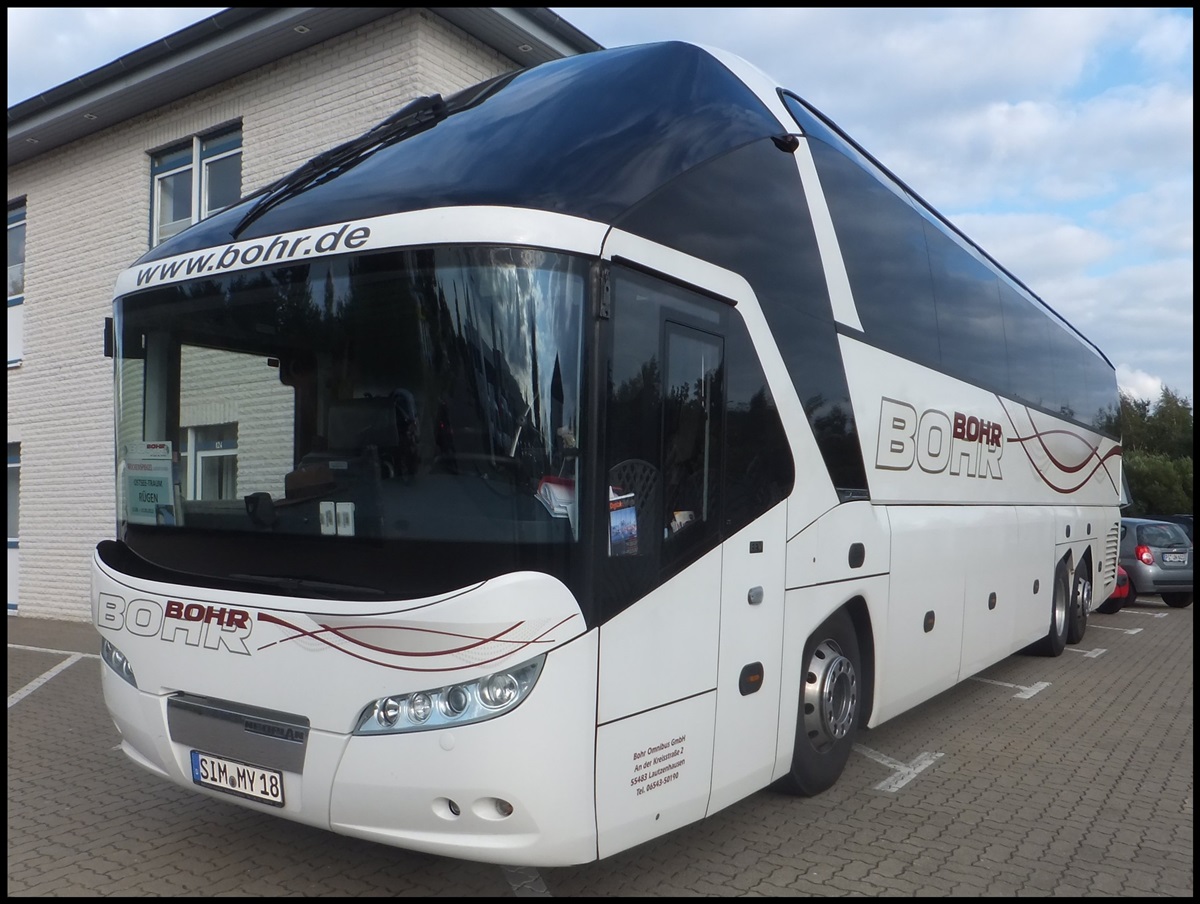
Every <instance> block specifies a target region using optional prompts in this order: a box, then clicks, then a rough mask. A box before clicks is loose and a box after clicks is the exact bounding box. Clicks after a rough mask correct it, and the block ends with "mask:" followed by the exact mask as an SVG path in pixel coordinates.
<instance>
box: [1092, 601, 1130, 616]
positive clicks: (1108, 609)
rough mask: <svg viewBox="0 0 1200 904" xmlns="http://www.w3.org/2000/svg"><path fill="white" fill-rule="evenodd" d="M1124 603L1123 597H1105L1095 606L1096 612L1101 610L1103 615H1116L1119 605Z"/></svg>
mask: <svg viewBox="0 0 1200 904" xmlns="http://www.w3.org/2000/svg"><path fill="white" fill-rule="evenodd" d="M1124 604H1125V599H1111V598H1110V599H1106V600H1105V601H1104V602H1102V603H1101V604H1100V605H1099V606H1097V607H1096V611H1097V612H1102V613H1103V614H1105V615H1116V614H1117V613H1118V612H1120V611H1121V607H1122V606H1123V605H1124Z"/></svg>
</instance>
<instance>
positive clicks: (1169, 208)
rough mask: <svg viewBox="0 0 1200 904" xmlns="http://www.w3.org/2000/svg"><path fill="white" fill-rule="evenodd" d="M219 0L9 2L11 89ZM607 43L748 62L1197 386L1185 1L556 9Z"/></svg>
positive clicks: (1106, 347)
mask: <svg viewBox="0 0 1200 904" xmlns="http://www.w3.org/2000/svg"><path fill="white" fill-rule="evenodd" d="M221 8H222V7H210V8H204V7H189V8H182V9H163V8H151V9H134V8H121V7H116V8H66V9H62V8H59V9H51V8H16V9H14V8H12V7H10V8H9V10H8V26H9V27H8V102H9V104H10V105H11V104H14V103H17V102H19V101H21V100H25V99H27V98H29V97H32V96H34V95H36V94H37V93H38V92H40V91H44V90H46V89H48V88H51V87H54V86H56V85H59V84H62V83H63V82H66V81H69V80H70V79H72V78H75V77H76V76H79V75H82V74H84V73H86V72H88V71H90V70H92V69H95V68H97V67H99V66H102V65H104V64H105V63H108V62H110V61H112V60H114V59H116V58H117V57H119V56H121V55H123V54H126V53H129V52H130V51H132V50H135V49H137V48H138V47H142V46H144V45H146V44H149V43H151V42H152V41H154V40H156V39H158V38H161V37H164V36H165V35H168V34H170V33H172V32H174V31H178V30H179V29H181V28H183V27H185V26H187V25H190V24H192V23H194V22H197V21H199V20H200V19H202V18H204V16H205V15H209V14H211V13H212V12H215V11H216V10H218V9H221ZM554 10H555V12H557V13H558V14H559V15H561V16H562V17H563V18H564V19H566V20H567V21H568V22H570V23H571V24H572V25H574V26H575V27H577V28H579V29H580V30H581V31H583V32H584V33H586V34H588V35H589V36H591V37H592V38H594V39H595V40H596V41H598V42H600V43H601V44H604V45H605V46H607V47H616V46H619V45H622V44H635V43H643V42H648V41H661V40H674V39H679V40H688V41H695V42H697V43H701V44H708V45H711V46H714V47H720V48H724V49H726V50H729V51H732V52H733V53H736V54H738V55H739V56H742V57H744V58H745V59H747V60H748V61H750V62H751V63H753V64H755V65H756V66H757V67H758V68H760V69H762V70H763V71H764V72H765V73H767V74H768V75H770V76H771V77H772V78H774V79H775V80H776V81H777V82H778V83H779V84H780V85H781V86H783V87H786V88H790V89H791V90H793V91H794V92H795V93H797V94H799V95H800V96H801V97H803V98H805V99H806V100H808V101H809V102H811V103H812V104H813V105H814V106H816V107H817V108H818V109H820V110H821V111H822V112H823V113H825V114H826V115H827V116H829V117H830V118H832V119H833V120H834V121H835V122H837V123H838V125H840V126H841V127H842V128H843V129H844V130H845V131H846V132H848V133H849V134H850V135H851V136H852V137H854V138H855V139H856V140H857V141H858V142H859V143H860V144H862V145H863V146H864V147H865V148H866V149H867V150H868V151H870V152H871V153H872V154H873V155H874V156H876V157H877V158H879V160H880V161H881V162H882V163H883V164H884V165H886V166H887V167H888V168H889V169H891V170H892V171H893V172H894V173H896V174H897V175H898V176H899V177H900V178H901V179H903V180H904V181H905V182H907V183H908V184H909V185H910V186H911V187H912V188H913V189H914V190H915V191H916V192H917V193H918V194H920V195H921V196H923V197H924V198H925V199H926V200H927V201H928V202H930V203H931V204H932V205H933V206H934V207H936V208H937V209H938V210H939V211H940V212H942V213H943V214H945V215H946V216H947V217H948V218H949V219H950V220H952V221H953V222H954V223H956V224H957V225H958V226H959V227H960V228H962V229H963V230H964V231H965V232H966V233H967V234H968V235H969V236H971V237H972V238H973V239H974V240H975V241H976V242H977V243H978V244H979V245H981V246H982V247H983V248H985V249H986V250H987V251H988V252H989V253H991V254H992V256H993V257H995V258H996V259H997V260H999V261H1000V262H1001V263H1002V264H1004V265H1005V266H1006V267H1007V268H1008V269H1009V270H1011V271H1012V272H1013V273H1014V274H1015V275H1016V276H1017V277H1019V278H1020V279H1021V280H1022V281H1023V282H1025V284H1026V285H1028V286H1029V287H1030V288H1032V289H1033V290H1034V291H1035V292H1037V293H1038V294H1039V295H1040V296H1041V297H1042V298H1043V299H1044V300H1045V301H1046V302H1048V303H1049V304H1050V305H1051V306H1052V307H1054V308H1055V309H1056V310H1058V311H1059V312H1060V313H1062V314H1063V315H1064V316H1065V317H1066V318H1067V319H1068V320H1070V321H1071V322H1072V323H1074V324H1075V326H1077V327H1078V328H1079V329H1080V330H1081V331H1082V332H1083V333H1084V334H1085V335H1087V336H1088V337H1089V338H1091V339H1092V340H1093V341H1094V342H1095V343H1096V344H1097V345H1098V346H1099V347H1100V348H1101V349H1102V350H1103V351H1104V352H1105V354H1107V355H1108V357H1109V359H1110V360H1112V362H1113V363H1114V364H1115V365H1116V367H1117V378H1118V380H1119V382H1120V383H1121V385H1122V387H1123V388H1125V389H1127V390H1128V391H1130V392H1133V393H1134V394H1135V395H1138V396H1140V397H1142V398H1147V399H1150V400H1151V401H1157V399H1158V396H1159V392H1160V389H1161V387H1162V386H1163V385H1164V384H1165V385H1167V386H1169V387H1170V388H1171V389H1172V390H1173V391H1175V392H1177V393H1179V394H1181V395H1183V396H1186V397H1187V398H1189V399H1190V398H1192V397H1193V389H1192V385H1193V384H1192V372H1193V366H1192V354H1193V341H1192V300H1193V291H1192V134H1193V123H1192V59H1193V48H1192V34H1193V21H1192V10H1191V9H1166V8H1156V9H1124V8H1116V9H1112V8H1096V9H1016V8H1010V9H895V10H891V9H860V8H855V9H837V10H835V9H823V8H815V9H814V8H804V9H790V8H789V9H766V8H754V7H751V8H740V9H733V8H703V9H700V8H696V9H686V8H685V9H658V8H637V9H633V8H630V9H624V8H587V7H578V8H565V7H562V8H559V7H555V8H554Z"/></svg>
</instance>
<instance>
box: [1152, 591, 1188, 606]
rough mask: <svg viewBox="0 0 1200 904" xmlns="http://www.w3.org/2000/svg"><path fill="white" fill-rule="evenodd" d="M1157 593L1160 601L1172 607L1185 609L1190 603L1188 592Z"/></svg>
mask: <svg viewBox="0 0 1200 904" xmlns="http://www.w3.org/2000/svg"><path fill="white" fill-rule="evenodd" d="M1159 595H1160V596H1161V597H1162V601H1163V602H1164V603H1166V604H1167V605H1168V606H1170V607H1171V608H1172V609H1186V608H1187V607H1188V606H1190V605H1191V604H1192V595H1191V594H1190V593H1162V594H1159Z"/></svg>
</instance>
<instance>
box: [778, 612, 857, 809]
mask: <svg viewBox="0 0 1200 904" xmlns="http://www.w3.org/2000/svg"><path fill="white" fill-rule="evenodd" d="M861 676H862V661H861V659H860V658H859V650H858V636H857V635H856V634H855V633H854V624H853V622H851V621H850V616H849V615H847V614H846V612H845V610H840V611H838V612H835V613H834V614H833V615H832V616H830V618H828V619H827V620H826V621H825V622H824V623H823V624H822V625H821V627H819V628H818V629H817V630H816V631H814V632H813V634H812V636H811V637H809V638H808V641H807V642H806V643H805V644H804V677H803V680H802V683H801V686H800V712H799V715H798V718H797V723H796V744H795V748H794V749H793V751H792V769H791V772H790V773H789V774H788V775H785V776H784V777H783V779H782V780H781V782H780V784H781V786H782V787H783V788H784V790H787V791H789V792H791V793H792V794H798V795H802V796H804V797H812V796H813V795H816V794H820V793H821V792H822V791H825V790H826V789H828V788H830V787H831V786H832V785H833V784H834V782H836V781H837V780H838V776H840V775H841V774H842V770H843V769H845V767H846V761H847V760H848V759H849V758H850V749H851V747H853V746H854V738H855V734H856V733H857V730H858V719H859V714H860V705H861V700H862V689H861V688H860V687H859V681H860V680H861Z"/></svg>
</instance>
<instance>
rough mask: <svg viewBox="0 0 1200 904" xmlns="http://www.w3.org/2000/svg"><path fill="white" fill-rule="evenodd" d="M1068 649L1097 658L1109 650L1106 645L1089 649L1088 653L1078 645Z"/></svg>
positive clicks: (1086, 657)
mask: <svg viewBox="0 0 1200 904" xmlns="http://www.w3.org/2000/svg"><path fill="white" fill-rule="evenodd" d="M1139 630H1140V629H1139ZM1067 649H1068V650H1071V651H1072V652H1075V653H1083V658H1084V659H1095V658H1096V657H1097V656H1103V655H1104V654H1105V653H1107V652H1108V650H1106V649H1105V648H1104V647H1096V649H1094V650H1088V651H1087V652H1086V653H1084V651H1083V650H1081V649H1079V648H1078V647H1067Z"/></svg>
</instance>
